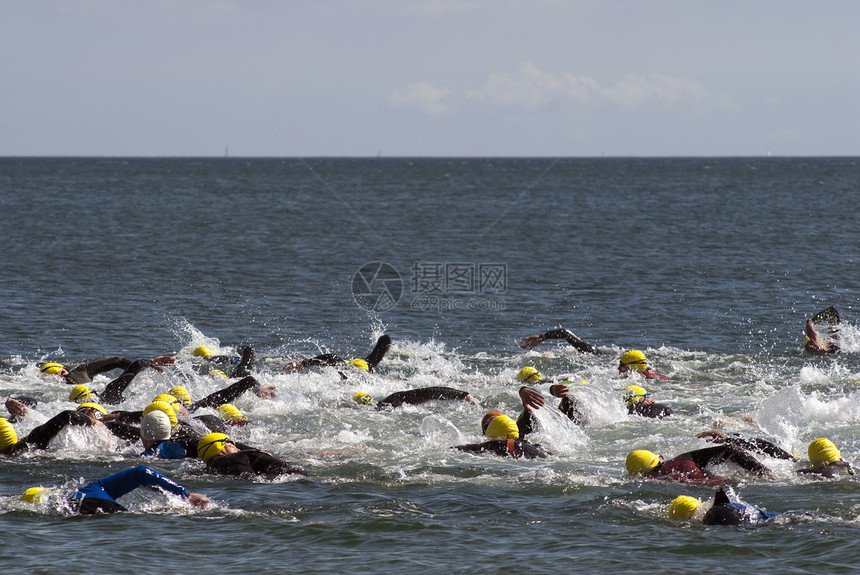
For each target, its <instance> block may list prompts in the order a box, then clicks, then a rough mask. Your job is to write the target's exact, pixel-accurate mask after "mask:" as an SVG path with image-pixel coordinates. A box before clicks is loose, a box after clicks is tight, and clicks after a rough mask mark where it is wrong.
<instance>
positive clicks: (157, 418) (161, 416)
mask: <svg viewBox="0 0 860 575" xmlns="http://www.w3.org/2000/svg"><path fill="white" fill-rule="evenodd" d="M172 429H173V424H172V423H171V422H170V416H168V415H167V414H166V413H165V412H163V411H161V410H160V409H155V410H153V411H150V412H149V413H147V414H146V415H144V416H143V417H142V418H141V419H140V438H141V439H143V440H145V441H166V440H168V439H170V432H171V430H172Z"/></svg>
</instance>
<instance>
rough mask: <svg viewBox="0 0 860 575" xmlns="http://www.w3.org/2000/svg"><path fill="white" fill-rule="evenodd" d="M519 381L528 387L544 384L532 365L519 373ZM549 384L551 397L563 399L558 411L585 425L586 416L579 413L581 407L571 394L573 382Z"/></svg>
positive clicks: (576, 422) (574, 421)
mask: <svg viewBox="0 0 860 575" xmlns="http://www.w3.org/2000/svg"><path fill="white" fill-rule="evenodd" d="M517 379H518V380H520V381H521V382H523V383H525V384H526V385H537V384H539V383H543V382H544V378H543V375H541V373H540V372H539V371H538V370H537V369H535V368H534V367H532V366H530V365H527V366H526V367H524V368H522V369H521V370H520V371H519V373H517ZM547 383H550V384H551V385H550V386H549V393H550V395H552V396H553V397H557V398H559V399H561V402H560V403H559V404H558V409H559V410H560V411H561V412H562V413H564V414H565V415H566V416H567V417H568V419H570V420H571V421H572V422H573V423H575V424H576V425H585V424H586V421H585V416H583V415H582V413H581V412H580V411H579V405H578V403H577V401H576V398H575V397H574V396H573V395H572V394H571V393H570V384H572V383H573V382H572V381H567V380H565V381H562V382H558V383H552V382H547ZM583 383H588V382H583Z"/></svg>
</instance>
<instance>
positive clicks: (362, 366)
mask: <svg viewBox="0 0 860 575" xmlns="http://www.w3.org/2000/svg"><path fill="white" fill-rule="evenodd" d="M346 363H351V364H352V365H354V366H355V367H357V368H358V369H362V370H364V371H368V372H369V371H370V366H369V365H367V362H366V361H364V360H363V359H347V360H346Z"/></svg>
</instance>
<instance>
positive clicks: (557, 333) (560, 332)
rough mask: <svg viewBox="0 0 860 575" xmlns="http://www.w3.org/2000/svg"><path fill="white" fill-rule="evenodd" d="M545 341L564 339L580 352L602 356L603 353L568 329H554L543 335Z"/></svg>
mask: <svg viewBox="0 0 860 575" xmlns="http://www.w3.org/2000/svg"><path fill="white" fill-rule="evenodd" d="M543 336H544V339H563V340H566V341H567V343H569V344H570V345H572V346H573V347H575V348H576V349H577V350H578V351H582V352H585V353H593V354H595V355H601V354H602V353H603V352H602V351H600V350H599V349H597V348H596V347H594V346H593V345H591V344H590V343H588V342H587V341H585V340H583V339H581V338H579V337H577V336H576V335H574V333H573V332H572V331H570V330H567V329H563V328H561V329H553V330H550V331H548V332H545V333H544V334H543Z"/></svg>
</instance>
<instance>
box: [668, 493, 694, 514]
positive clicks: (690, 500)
mask: <svg viewBox="0 0 860 575" xmlns="http://www.w3.org/2000/svg"><path fill="white" fill-rule="evenodd" d="M701 504H702V501H701V500H700V499H696V498H695V497H690V496H689V495H679V496H678V497H676V498H675V499H673V500H672V503H670V504H669V508H668V510H667V511H668V512H669V517H676V518H679V519H689V518H690V517H692V516H693V514H694V513H695V512H696V509H698V508H699V506H700V505H701Z"/></svg>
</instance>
